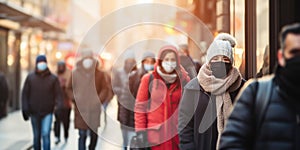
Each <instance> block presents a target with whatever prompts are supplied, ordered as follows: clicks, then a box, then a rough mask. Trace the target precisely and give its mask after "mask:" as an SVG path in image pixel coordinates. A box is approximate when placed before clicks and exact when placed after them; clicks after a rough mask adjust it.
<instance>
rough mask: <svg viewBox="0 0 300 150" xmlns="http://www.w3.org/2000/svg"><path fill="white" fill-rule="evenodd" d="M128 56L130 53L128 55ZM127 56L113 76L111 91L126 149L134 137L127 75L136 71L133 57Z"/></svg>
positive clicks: (132, 106)
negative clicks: (115, 103)
mask: <svg viewBox="0 0 300 150" xmlns="http://www.w3.org/2000/svg"><path fill="white" fill-rule="evenodd" d="M129 54H130V53H129ZM129 54H128V55H127V56H126V59H125V61H124V67H123V68H120V69H118V70H116V71H115V72H114V76H113V80H112V81H113V82H112V85H113V91H114V92H115V94H116V95H117V100H118V116H117V119H118V121H119V122H120V126H121V130H122V137H123V148H124V150H126V149H127V146H128V143H129V140H130V139H131V137H132V136H134V135H135V132H134V128H132V127H133V126H134V125H133V124H134V121H133V115H131V113H132V114H133V112H132V111H130V110H133V108H134V100H132V99H129V98H128V96H127V95H128V94H129V93H130V91H129V90H128V86H129V85H128V82H129V75H130V73H131V72H133V71H136V68H137V67H136V60H135V58H134V56H133V55H129Z"/></svg>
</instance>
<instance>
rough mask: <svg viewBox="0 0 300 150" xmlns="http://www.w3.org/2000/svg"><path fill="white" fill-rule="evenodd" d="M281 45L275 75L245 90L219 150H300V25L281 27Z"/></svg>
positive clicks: (228, 124) (250, 84) (246, 87)
mask: <svg viewBox="0 0 300 150" xmlns="http://www.w3.org/2000/svg"><path fill="white" fill-rule="evenodd" d="M280 44H281V49H280V50H279V51H278V55H277V57H278V66H277V70H276V72H275V74H274V75H273V76H270V77H269V78H265V79H263V80H252V81H251V82H248V84H247V86H245V88H243V91H242V93H241V94H240V96H239V97H238V99H237V103H236V105H235V108H234V110H233V112H232V113H231V116H230V117H229V119H228V122H227V125H226V128H225V131H224V133H223V135H222V138H221V144H220V149H222V150H227V149H241V150H243V149H255V150H256V149H262V150H283V149H284V150H287V149H288V150H292V149H293V150H299V149H300V101H299V99H300V78H299V77H300V23H297V24H290V25H286V26H284V27H283V28H282V30H281V33H280ZM274 50H275V49H274Z"/></svg>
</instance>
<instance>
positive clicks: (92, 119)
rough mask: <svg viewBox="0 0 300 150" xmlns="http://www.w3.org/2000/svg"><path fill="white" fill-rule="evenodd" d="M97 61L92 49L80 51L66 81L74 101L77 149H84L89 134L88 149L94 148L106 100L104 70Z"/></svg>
mask: <svg viewBox="0 0 300 150" xmlns="http://www.w3.org/2000/svg"><path fill="white" fill-rule="evenodd" d="M97 65H99V62H98V61H97V60H96V59H95V58H94V57H93V52H92V51H89V50H87V51H84V52H82V58H81V59H80V60H79V61H78V62H77V63H76V68H75V69H74V70H73V71H72V76H71V79H70V80H69V81H70V82H68V87H67V88H68V90H69V93H73V94H72V95H71V96H72V99H73V100H74V101H75V107H74V109H75V110H74V112H75V120H74V123H75V128H76V129H78V130H79V139H78V149H79V150H85V149H86V139H87V136H88V135H90V143H89V150H94V149H95V147H96V144H97V140H98V134H97V132H98V127H99V126H100V113H101V104H102V103H103V102H104V101H105V100H106V96H107V93H108V88H107V86H106V84H107V83H106V80H103V79H104V78H105V76H104V72H103V71H101V70H99V69H98V67H97Z"/></svg>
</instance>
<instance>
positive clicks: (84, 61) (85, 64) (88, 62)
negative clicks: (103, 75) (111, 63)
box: [82, 58, 93, 69]
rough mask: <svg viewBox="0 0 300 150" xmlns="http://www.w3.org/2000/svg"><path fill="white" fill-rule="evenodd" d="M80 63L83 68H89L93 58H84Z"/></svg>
mask: <svg viewBox="0 0 300 150" xmlns="http://www.w3.org/2000/svg"><path fill="white" fill-rule="evenodd" d="M82 65H83V67H84V68H85V69H90V68H91V67H92V65H93V60H92V59H91V58H86V59H84V60H83V61H82Z"/></svg>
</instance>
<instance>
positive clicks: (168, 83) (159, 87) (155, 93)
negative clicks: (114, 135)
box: [135, 46, 190, 150]
mask: <svg viewBox="0 0 300 150" xmlns="http://www.w3.org/2000/svg"><path fill="white" fill-rule="evenodd" d="M189 80H190V78H189V77H188V75H187V72H186V71H185V70H184V68H183V67H182V66H181V65H180V59H179V55H178V51H177V49H176V48H175V47H174V46H164V47H162V48H161V49H160V51H159V54H158V57H157V61H156V63H155V65H154V71H153V72H151V73H149V74H146V75H144V76H143V77H142V79H141V84H140V86H139V89H138V93H137V97H136V103H135V130H136V132H137V137H138V138H140V139H144V140H146V139H147V143H148V144H146V145H143V147H151V149H152V150H160V149H173V150H177V149H179V147H178V144H179V139H178V135H177V124H178V110H177V108H178V105H179V102H180V99H181V93H182V89H183V87H184V85H185V84H186V83H187V82H189Z"/></svg>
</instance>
